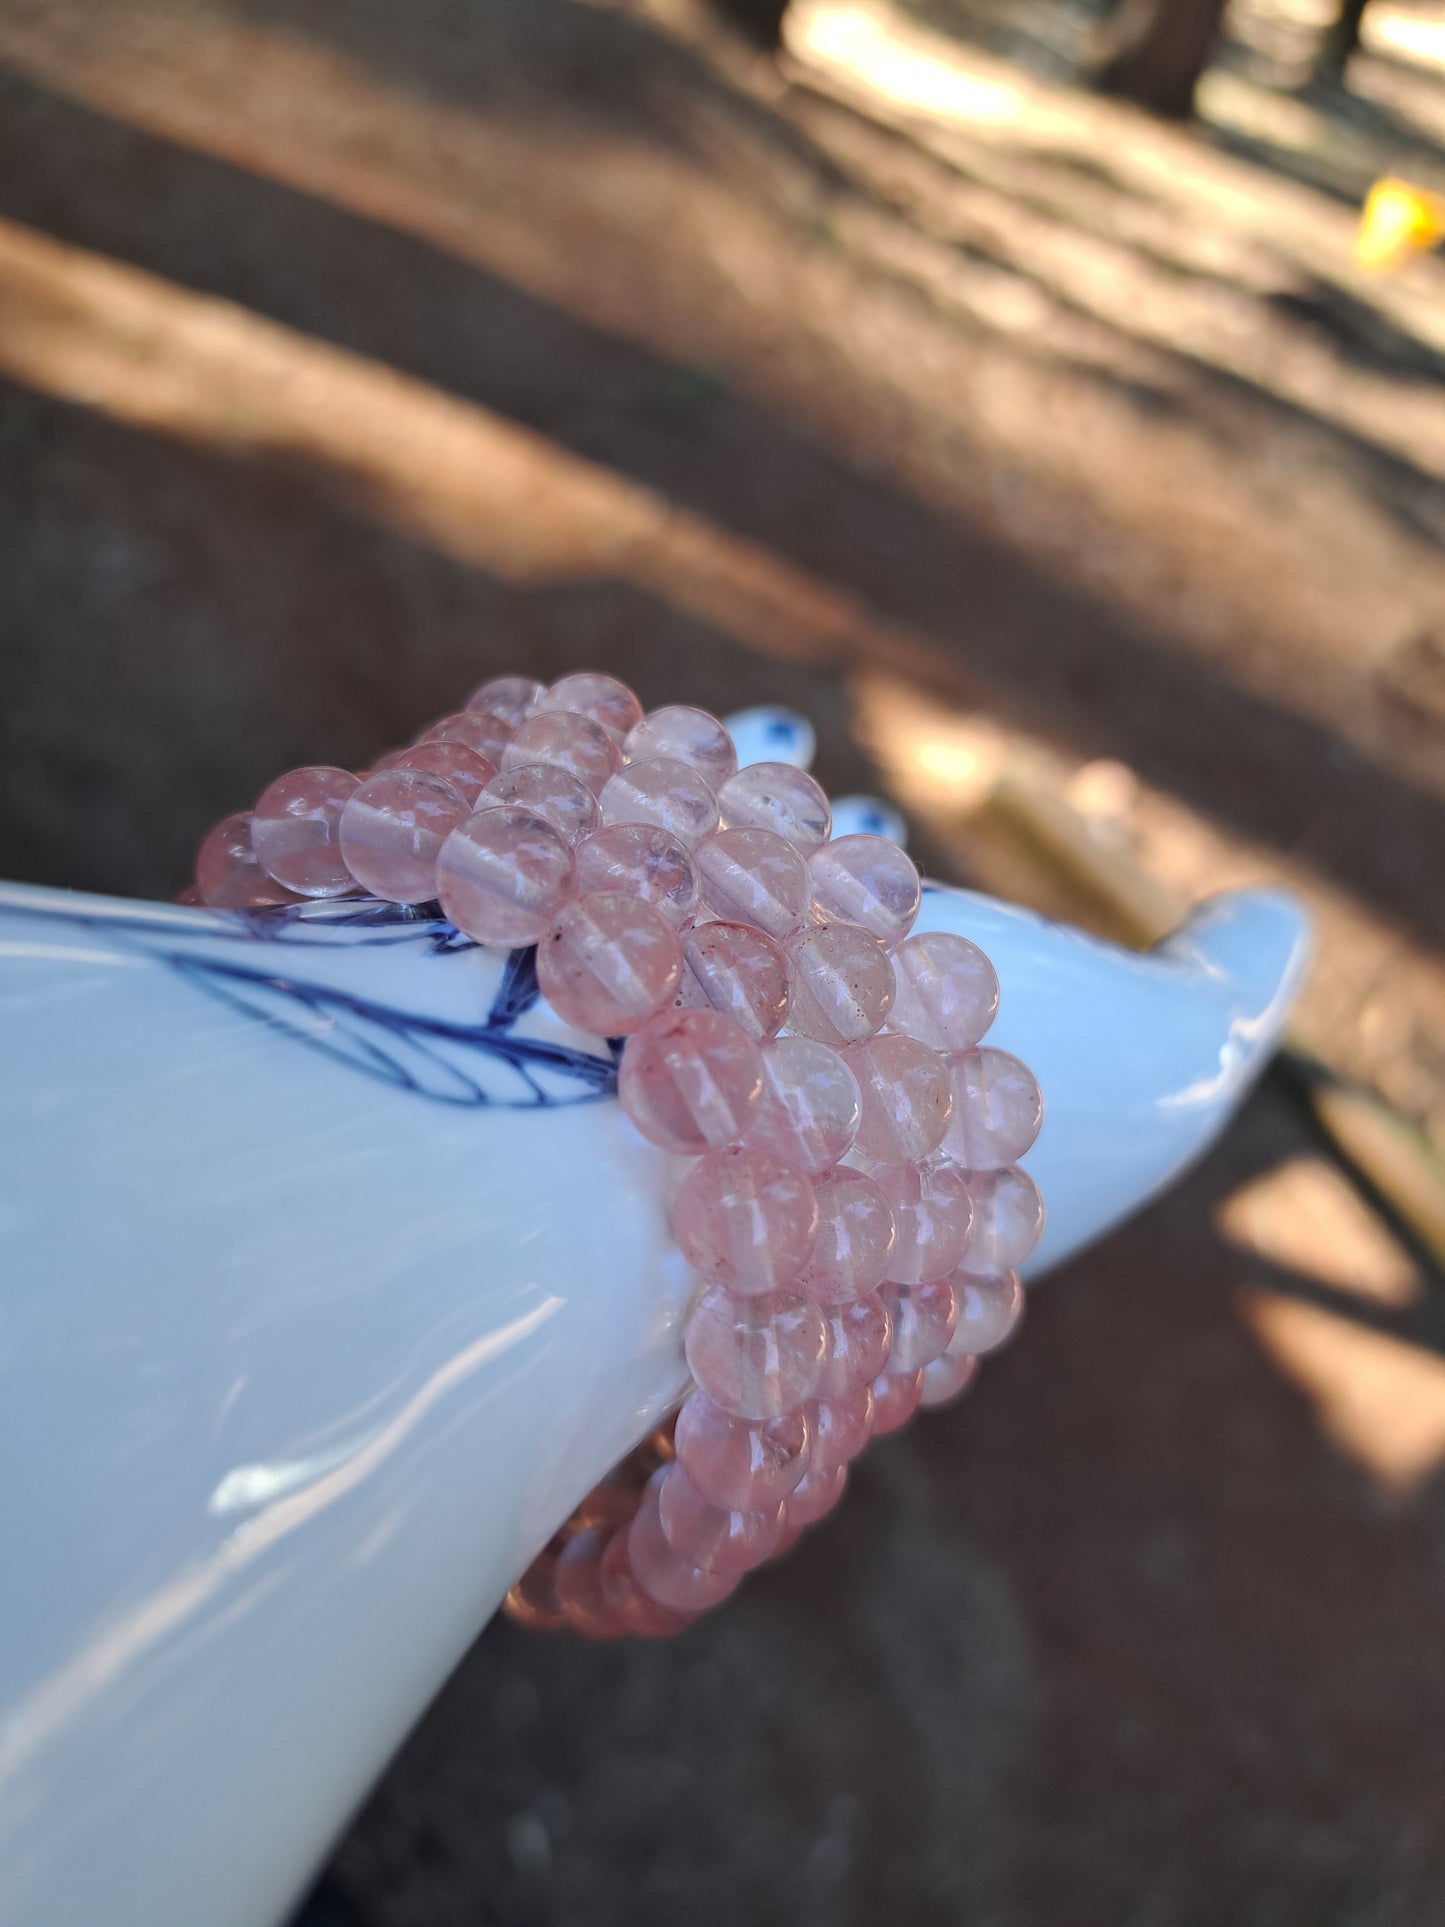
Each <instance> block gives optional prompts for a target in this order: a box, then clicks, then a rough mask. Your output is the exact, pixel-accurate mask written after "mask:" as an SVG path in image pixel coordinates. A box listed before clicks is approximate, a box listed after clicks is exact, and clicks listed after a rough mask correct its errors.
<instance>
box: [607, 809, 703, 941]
mask: <svg viewBox="0 0 1445 1927" xmlns="http://www.w3.org/2000/svg"><path fill="white" fill-rule="evenodd" d="M577 888H578V890H579V891H580V892H582V893H584V894H585V893H586V892H587V891H589V890H622V891H625V892H626V893H627V894H628V895H630V896H634V897H639V898H641V900H642V902H644V903H650V904H651V905H652V908H653V909H654V910H656V911H657V912H658V914H659V915H660V916H662V917H665V918H666V920H667V921H668V922H669V923H670V924H671V925H672V926H673V928H674V929H677V928H678V927H679V926H680V925H681V924H683V923H685V922H686V921H687V920H688V918H689V917H691V916H692V914H693V912H694V911H695V910H696V908H697V900H698V891H697V870H696V869H695V867H694V865H693V860H692V858H691V856H690V855H689V854H688V852H687V850H686V849H685V848H684V847H683V845H682V844H681V843H679V842H678V840H677V838H676V837H675V836H673V835H671V834H670V833H669V832H668V831H667V830H659V829H657V828H656V827H655V826H654V825H653V824H651V823H614V824H613V825H612V826H611V827H610V828H609V829H605V830H593V831H592V833H591V835H589V836H586V837H584V838H583V839H582V841H581V842H580V843H579V844H578V845H577Z"/></svg>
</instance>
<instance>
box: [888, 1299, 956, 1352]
mask: <svg viewBox="0 0 1445 1927" xmlns="http://www.w3.org/2000/svg"><path fill="white" fill-rule="evenodd" d="M883 1302H884V1303H885V1304H886V1305H887V1307H888V1316H889V1318H890V1319H891V1320H892V1321H893V1343H892V1345H891V1346H890V1347H889V1351H888V1369H889V1371H890V1372H921V1371H922V1370H923V1368H924V1366H925V1365H931V1364H932V1363H933V1361H934V1359H935V1358H941V1357H942V1356H943V1354H944V1352H946V1351H947V1350H948V1341H949V1340H950V1339H951V1338H952V1337H953V1330H954V1326H955V1325H956V1324H957V1323H958V1300H957V1299H956V1298H955V1297H954V1295H953V1286H952V1285H951V1284H950V1283H949V1282H948V1280H947V1279H946V1278H932V1279H930V1280H929V1281H928V1283H927V1284H923V1285H885V1286H884V1287H883Z"/></svg>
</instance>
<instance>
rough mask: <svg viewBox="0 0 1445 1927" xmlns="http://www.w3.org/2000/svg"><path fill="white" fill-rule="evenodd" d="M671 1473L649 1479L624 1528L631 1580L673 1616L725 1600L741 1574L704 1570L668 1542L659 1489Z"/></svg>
mask: <svg viewBox="0 0 1445 1927" xmlns="http://www.w3.org/2000/svg"><path fill="white" fill-rule="evenodd" d="M670 1471H671V1467H664V1468H663V1469H662V1470H661V1471H659V1472H657V1473H655V1474H654V1475H653V1477H652V1478H651V1479H649V1480H648V1483H647V1490H646V1491H645V1492H644V1493H643V1495H642V1503H641V1504H640V1505H639V1506H638V1508H637V1517H636V1518H635V1519H634V1520H633V1521H632V1524H631V1525H630V1526H629V1527H628V1528H627V1557H628V1561H629V1563H630V1565H631V1567H632V1576H633V1578H634V1579H635V1580H636V1581H637V1583H638V1585H639V1586H640V1587H641V1588H642V1590H643V1591H644V1592H645V1593H646V1594H647V1596H648V1598H649V1599H651V1600H653V1601H654V1602H655V1603H656V1604H657V1605H659V1606H665V1607H666V1608H667V1610H668V1611H669V1612H675V1613H683V1614H692V1613H700V1612H706V1611H707V1609H708V1607H709V1606H716V1605H717V1604H718V1603H719V1601H721V1600H724V1599H726V1598H727V1596H728V1594H729V1593H730V1592H732V1591H733V1590H734V1589H735V1588H736V1586H737V1583H738V1579H739V1577H740V1575H739V1574H738V1573H736V1572H722V1571H705V1570H704V1569H703V1568H702V1567H701V1566H696V1565H694V1564H693V1562H692V1561H691V1560H690V1559H686V1558H684V1557H683V1555H682V1554H681V1553H680V1552H677V1551H675V1550H674V1548H673V1547H672V1546H671V1545H670V1544H669V1543H668V1538H667V1534H666V1533H665V1532H664V1531H663V1529H662V1516H661V1513H660V1511H659V1490H660V1487H661V1484H662V1481H663V1480H664V1479H665V1478H666V1477H667V1476H668V1474H669V1473H670Z"/></svg>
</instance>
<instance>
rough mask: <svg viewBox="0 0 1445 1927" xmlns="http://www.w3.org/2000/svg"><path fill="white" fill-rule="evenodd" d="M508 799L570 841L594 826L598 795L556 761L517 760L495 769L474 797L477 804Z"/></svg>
mask: <svg viewBox="0 0 1445 1927" xmlns="http://www.w3.org/2000/svg"><path fill="white" fill-rule="evenodd" d="M508 803H510V804H513V805H514V806H515V807H516V808H517V809H519V810H530V811H531V812H532V814H533V816H540V817H541V819H542V821H543V822H544V823H550V824H551V825H552V828H553V829H554V830H555V831H556V832H557V834H558V835H559V836H561V837H565V838H566V840H567V841H568V842H569V843H575V842H576V841H577V839H578V837H581V836H586V834H587V832H588V831H589V830H594V829H596V827H597V822H598V816H597V798H596V797H595V796H594V795H593V794H592V792H591V790H589V789H588V787H587V785H586V784H585V783H579V782H578V780H577V778H576V777H575V776H570V775H569V774H568V773H567V771H566V770H565V769H558V768H557V766H556V764H555V763H519V764H518V765H517V766H516V767H515V768H514V769H504V770H498V771H497V772H496V774H495V775H493V776H492V778H491V780H490V781H489V782H488V784H487V786H486V788H485V789H484V790H483V791H482V793H481V795H480V796H479V797H478V798H477V808H478V809H479V810H485V809H491V808H501V807H502V806H503V805H504V804H508Z"/></svg>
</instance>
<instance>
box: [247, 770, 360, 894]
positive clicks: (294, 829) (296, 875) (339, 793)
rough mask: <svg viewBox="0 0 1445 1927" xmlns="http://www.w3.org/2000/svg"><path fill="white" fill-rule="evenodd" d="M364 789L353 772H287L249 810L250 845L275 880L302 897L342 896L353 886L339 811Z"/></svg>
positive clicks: (262, 865) (263, 792)
mask: <svg viewBox="0 0 1445 1927" xmlns="http://www.w3.org/2000/svg"><path fill="white" fill-rule="evenodd" d="M359 788H360V785H359V783H358V782H357V780H356V778H355V777H354V776H353V775H352V774H351V772H350V771H349V770H344V769H331V768H328V767H325V766H313V767H311V768H308V769H293V770H288V771H287V773H286V775H285V776H278V777H277V778H276V781H275V782H274V783H271V784H269V785H268V786H267V788H265V789H264V790H262V792H261V794H260V796H259V797H258V798H257V801H256V807H255V809H254V810H253V811H252V813H251V848H252V849H253V850H254V851H255V852H256V857H257V861H258V862H259V863H260V865H261V868H262V869H263V870H264V871H265V872H266V874H267V876H269V877H270V878H271V879H272V880H273V881H274V882H276V883H282V884H284V885H285V886H286V888H287V889H288V890H294V891H295V892H296V894H297V896H299V897H340V896H344V895H345V894H346V892H347V891H348V890H350V889H351V888H352V887H353V886H352V881H351V872H350V871H349V870H348V869H347V867H346V865H345V863H344V862H343V861H342V858H341V812H342V811H343V810H344V809H345V808H346V805H347V804H348V803H349V802H350V800H351V798H352V797H353V796H354V795H355V793H356V791H357V790H358V789H359Z"/></svg>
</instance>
